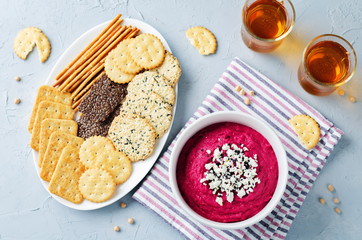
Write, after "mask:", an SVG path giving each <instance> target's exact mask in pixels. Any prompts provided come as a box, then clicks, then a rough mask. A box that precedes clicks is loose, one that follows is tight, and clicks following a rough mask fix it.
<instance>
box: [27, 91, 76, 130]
mask: <svg viewBox="0 0 362 240" xmlns="http://www.w3.org/2000/svg"><path fill="white" fill-rule="evenodd" d="M70 96H71V94H70V93H65V92H61V91H59V90H58V89H56V88H54V87H51V86H47V85H43V86H40V88H39V90H38V94H37V96H36V99H35V103H34V107H33V111H32V112H31V115H30V121H29V125H28V131H29V132H30V133H32V130H33V125H34V122H35V118H36V114H37V112H38V107H39V104H40V102H41V101H44V100H48V101H52V102H58V103H63V104H65V105H69V106H70V105H71V104H72V99H71V97H70Z"/></svg>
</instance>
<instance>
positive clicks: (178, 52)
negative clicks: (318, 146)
mask: <svg viewBox="0 0 362 240" xmlns="http://www.w3.org/2000/svg"><path fill="white" fill-rule="evenodd" d="M292 2H293V3H294V6H295V8H296V12H297V17H296V24H295V28H294V30H293V32H292V34H291V35H290V36H289V37H288V38H287V39H286V41H285V42H284V43H283V44H282V46H281V47H280V48H279V49H278V50H277V51H275V52H273V53H271V54H259V53H255V52H253V51H251V50H249V49H247V48H246V47H245V45H244V44H243V42H242V40H241V37H240V24H241V8H242V5H243V3H244V1H235V0H233V1H231V0H229V1H220V0H219V1H217V0H199V1H191V0H187V1H186V0H184V1H176V0H173V1H171V0H158V1H150V0H143V1H141V0H129V1H126V0H124V1H122V0H119V1H116V0H112V1H105V0H104V1H102V0H98V1H97V0H89V1H86V0H83V1H70V0H68V1H61V0H57V1H45V0H33V1H27V0H16V1H12V0H0V112H1V114H0V151H1V153H2V156H1V158H0V239H1V240H2V239H183V237H182V235H180V234H179V233H178V232H177V231H176V230H174V229H172V228H171V227H170V226H169V225H168V224H166V223H165V222H164V221H163V220H162V219H161V218H159V217H158V216H157V215H156V214H155V213H153V212H151V211H150V210H148V209H146V208H144V207H142V206H141V205H140V204H138V203H137V202H136V201H134V200H132V199H131V194H129V195H127V196H126V197H125V198H123V199H122V201H124V202H126V203H127V208H125V209H121V208H120V207H119V206H118V203H115V204H113V205H111V206H109V207H106V208H103V209H100V210H96V211H90V212H81V211H76V210H72V209H68V208H66V207H64V206H62V205H60V204H59V203H58V202H56V201H55V200H53V199H52V198H51V197H49V195H48V193H47V192H46V190H45V189H44V188H43V186H42V185H41V184H40V182H39V180H38V177H37V176H36V172H35V169H34V166H33V160H32V156H31V154H30V153H31V149H30V147H29V144H28V143H29V139H30V134H29V133H28V132H27V124H28V119H29V116H30V112H31V108H32V105H33V101H34V98H35V94H36V90H37V88H38V87H39V86H40V85H41V84H42V83H43V82H44V81H45V78H46V76H47V74H48V73H49V72H50V70H51V68H52V67H53V66H54V64H55V62H56V61H57V59H58V57H59V56H60V55H61V54H62V53H63V51H64V50H65V49H66V48H67V47H68V46H69V45H70V44H71V43H72V42H73V41H74V40H75V39H76V38H78V37H79V36H80V35H81V34H82V33H84V32H85V31H87V30H88V29H89V28H91V27H93V26H95V25H97V24H99V23H102V22H104V21H106V20H110V19H113V18H114V17H115V15H116V14H117V13H119V12H120V13H122V14H123V16H124V17H132V18H137V19H140V20H143V21H145V22H147V23H149V24H151V25H153V26H154V27H155V28H156V29H158V30H159V32H160V33H161V34H163V36H164V37H165V38H166V40H167V41H168V43H169V45H170V47H171V49H172V51H173V53H174V54H175V56H177V57H178V58H179V60H180V62H181V65H182V73H183V75H182V78H181V80H180V83H179V96H178V106H177V113H176V116H175V122H174V125H173V129H172V131H171V134H170V138H169V140H168V142H170V141H171V139H172V138H173V137H174V136H175V135H176V133H177V132H178V131H179V130H180V128H181V127H182V126H183V125H184V124H185V122H186V120H187V119H188V118H189V117H190V116H191V115H192V114H193V112H194V111H195V109H196V108H197V106H198V105H199V104H200V103H201V101H202V99H203V98H204V97H205V96H206V95H207V93H208V92H209V90H210V89H211V87H212V86H213V84H214V83H215V82H216V80H217V79H218V78H219V76H220V75H221V74H222V72H223V70H224V69H225V68H226V66H227V65H228V64H229V62H230V61H231V60H232V59H233V57H235V56H238V57H239V58H241V59H242V60H244V61H246V62H247V63H249V64H250V65H251V66H253V67H255V68H256V69H258V70H260V71H261V72H262V73H264V74H266V75H267V76H269V77H270V78H272V79H274V80H275V81H276V82H278V83H279V84H281V85H282V86H284V87H285V88H287V89H288V90H290V91H291V92H292V93H294V94H296V95H297V96H299V97H301V98H302V99H304V100H305V101H306V102H308V103H309V104H311V105H312V106H314V107H315V108H317V109H318V110H320V111H321V112H322V113H323V114H324V115H325V116H326V117H327V118H329V119H330V120H332V121H333V122H334V123H335V124H336V125H337V126H338V127H339V128H341V129H342V130H343V131H344V132H345V135H344V136H343V138H342V140H341V142H340V143H339V144H338V146H337V147H336V149H335V151H334V154H333V155H332V156H331V157H330V159H329V161H328V163H327V165H326V166H325V167H324V169H323V171H322V173H321V175H320V176H319V178H318V180H317V181H316V183H315V184H314V187H313V188H312V190H311V192H310V193H309V195H308V197H307V199H306V201H305V203H304V204H303V206H302V208H301V210H300V212H299V215H298V216H297V218H296V220H295V222H294V223H293V225H292V228H291V230H290V232H289V235H288V237H287V239H361V237H360V236H361V235H362V207H361V206H362V204H361V199H362V191H361V186H362V171H361V170H362V159H361V156H362V146H361V137H362V95H361V93H362V79H361V77H362V71H361V68H360V67H359V66H360V64H358V66H357V72H356V75H355V77H354V78H353V79H352V80H351V82H350V83H349V84H348V85H347V86H345V87H344V89H345V90H346V93H347V94H351V95H353V96H355V97H357V103H355V104H351V103H350V102H349V101H348V99H347V97H346V96H344V97H340V96H338V95H337V94H333V95H331V96H329V97H322V98H321V97H314V96H311V95H309V94H307V93H305V92H304V91H303V90H302V89H301V87H300V86H299V84H298V81H297V68H298V65H299V62H300V60H301V56H302V51H303V48H304V46H305V45H306V44H307V43H308V42H309V41H310V40H311V39H312V38H314V37H315V36H317V35H320V34H323V33H334V34H338V35H341V36H343V37H345V38H346V39H347V40H348V41H350V43H351V44H352V45H353V47H354V48H355V50H356V52H357V58H359V61H360V62H361V61H362V55H361V53H362V43H361V40H362V1H359V0H345V1H341V0H319V1H314V0H295V1H292ZM195 25H203V26H205V27H207V28H209V29H210V30H211V31H212V32H214V34H215V35H216V38H217V40H218V49H217V52H216V54H215V55H212V56H208V57H204V56H201V55H199V53H198V52H197V51H196V50H195V49H194V48H193V47H192V46H191V45H190V44H189V43H188V41H187V39H186V37H185V30H186V29H188V28H189V27H191V26H195ZM27 26H36V27H39V28H41V29H42V30H43V31H44V32H45V34H46V35H47V36H48V37H49V39H50V42H51V45H52V52H51V55H50V57H49V59H48V61H47V62H45V63H44V64H42V63H40V61H39V60H38V53H37V51H36V50H35V51H34V52H33V53H31V54H30V56H29V57H28V59H27V60H26V61H23V60H21V59H19V58H18V57H17V56H16V55H15V53H14V52H13V49H12V45H13V39H14V38H15V36H16V34H17V32H18V31H19V30H20V29H22V28H24V27H27ZM15 76H20V77H21V78H22V80H21V81H20V82H16V81H15V80H14V77H15ZM17 97H19V98H20V99H21V100H22V102H21V103H20V104H19V105H15V104H14V99H15V98H17ZM327 184H333V185H334V186H335V188H336V190H337V191H336V192H335V193H333V194H332V193H330V192H328V190H327V187H326V186H327ZM334 196H338V197H339V198H340V200H341V203H340V204H339V207H340V208H341V209H342V214H341V215H337V214H336V213H335V212H334V211H333V208H334V207H335V204H333V203H332V198H333V197H334ZM319 197H324V198H325V199H326V201H327V204H326V205H325V206H322V205H320V204H319V202H318V198H319ZM128 217H133V218H134V219H135V224H133V225H129V224H128V223H127V218H128ZM115 225H119V226H120V228H121V231H120V232H114V231H113V226H115Z"/></svg>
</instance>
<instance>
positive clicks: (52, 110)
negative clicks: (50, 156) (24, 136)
mask: <svg viewBox="0 0 362 240" xmlns="http://www.w3.org/2000/svg"><path fill="white" fill-rule="evenodd" d="M74 113H75V112H74V110H73V109H72V107H71V106H68V105H64V104H61V103H56V102H50V101H42V102H41V103H40V104H39V107H38V112H37V115H36V118H35V122H34V127H33V131H32V134H31V139H30V147H31V148H32V149H34V150H35V151H39V143H40V128H41V123H42V121H43V120H44V119H46V118H53V119H65V120H71V119H73V117H74Z"/></svg>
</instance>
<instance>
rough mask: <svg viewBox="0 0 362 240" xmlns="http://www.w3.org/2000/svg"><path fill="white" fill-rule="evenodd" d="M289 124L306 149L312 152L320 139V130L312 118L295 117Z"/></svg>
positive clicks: (306, 116)
mask: <svg viewBox="0 0 362 240" xmlns="http://www.w3.org/2000/svg"><path fill="white" fill-rule="evenodd" d="M289 123H290V124H291V126H292V128H293V130H294V132H296V133H297V135H298V138H299V139H300V141H301V142H302V143H303V145H304V146H305V148H306V149H308V150H310V149H312V148H314V147H315V146H316V145H317V143H318V142H319V138H320V128H319V125H318V123H317V122H316V121H315V120H314V119H313V118H312V117H310V116H308V115H295V116H293V117H292V118H291V119H289Z"/></svg>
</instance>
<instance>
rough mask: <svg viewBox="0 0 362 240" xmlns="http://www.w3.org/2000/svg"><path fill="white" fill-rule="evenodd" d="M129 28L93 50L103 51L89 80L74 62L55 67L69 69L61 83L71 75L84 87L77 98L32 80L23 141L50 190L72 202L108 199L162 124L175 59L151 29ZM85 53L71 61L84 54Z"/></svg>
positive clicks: (166, 123) (170, 101) (171, 99)
mask: <svg viewBox="0 0 362 240" xmlns="http://www.w3.org/2000/svg"><path fill="white" fill-rule="evenodd" d="M117 21H118V22H120V21H119V20H117ZM117 21H115V20H114V21H112V22H117ZM107 28H108V29H112V27H109V26H108V27H107ZM128 28H130V29H133V28H132V27H128ZM115 29H119V31H120V29H122V27H120V26H117V27H115ZM115 29H113V32H114V31H116V32H117V30H115ZM106 30H107V29H105V31H103V32H107V31H106ZM108 32H111V33H112V31H108ZM137 33H138V31H137ZM137 33H136V34H133V35H127V36H128V37H127V38H122V39H121V40H120V41H119V42H117V43H116V44H113V43H111V45H112V48H106V50H104V51H106V54H103V52H99V53H98V54H99V56H103V55H104V58H103V60H101V63H100V64H98V65H97V66H98V67H99V66H102V68H101V69H99V70H98V69H97V73H99V74H98V75H94V76H96V79H95V80H91V81H89V79H88V80H87V77H85V76H82V77H77V76H78V75H77V72H79V71H78V69H77V68H75V67H74V66H76V65H77V64H75V65H72V66H71V67H69V66H68V67H67V68H66V69H65V70H64V71H63V73H67V72H69V74H68V76H69V77H70V78H64V79H63V80H64V81H63V83H65V84H69V83H70V82H72V81H75V82H76V84H78V85H77V86H83V90H84V89H86V90H85V93H84V95H82V97H81V98H79V99H75V98H74V92H73V93H72V92H70V91H68V90H67V89H69V88H67V87H64V84H62V83H59V84H55V86H57V88H55V87H50V86H41V87H40V88H39V91H38V95H37V98H36V101H35V104H34V108H33V112H32V115H31V119H30V123H29V127H28V129H29V132H30V133H31V134H32V137H31V143H30V145H31V147H32V148H33V149H34V150H36V151H39V167H40V177H41V178H42V179H43V180H44V181H48V182H49V191H50V192H51V193H53V194H55V195H58V196H60V197H62V198H64V199H66V200H68V201H71V202H73V203H81V202H82V201H83V199H84V198H85V199H87V200H89V201H92V202H103V201H106V200H108V199H109V198H110V197H111V196H112V195H113V193H114V191H115V189H116V186H117V185H120V184H122V183H124V182H125V181H126V180H127V179H128V178H129V177H130V175H131V173H132V162H136V161H139V160H145V159H147V157H149V156H150V155H151V154H152V151H153V148H154V144H155V142H156V139H158V138H161V137H162V136H163V134H165V132H166V131H167V130H168V129H169V127H170V125H171V123H172V112H173V111H172V109H173V105H174V103H175V90H174V87H175V86H176V84H177V82H178V80H179V78H180V75H181V68H180V64H179V62H178V60H177V58H176V57H174V56H173V55H172V54H171V53H170V52H168V51H165V49H164V46H163V44H162V43H161V41H160V40H159V39H158V38H157V37H156V36H154V35H151V34H140V35H138V36H136V37H135V35H137ZM107 37H108V38H109V39H112V34H111V35H109V36H108V35H107ZM97 38H98V39H101V40H102V39H104V38H103V36H102V34H101V36H98V37H97ZM93 42H97V41H96V40H95V41H93ZM87 49H88V50H87ZM91 49H92V47H89V46H88V47H87V48H86V49H85V50H84V51H83V52H85V53H86V52H87V51H89V50H91ZM86 55H87V54H85V55H84V54H83V55H82V56H81V55H80V57H79V56H78V57H77V58H76V59H75V60H74V61H73V63H77V61H79V60H80V59H82V58H83V61H82V62H84V60H85V59H84V58H85V57H86ZM88 56H89V55H88ZM85 62H87V60H85ZM78 65H79V64H78ZM82 66H83V65H82ZM83 68H87V66H83ZM70 69H71V70H70ZM71 72H73V73H71ZM90 74H91V75H92V73H90ZM65 75H66V74H65ZM65 75H64V76H65ZM89 76H90V75H89ZM74 78H77V79H76V80H72V79H74ZM69 79H71V80H69ZM68 80H69V81H68ZM67 81H68V83H66V82H67ZM58 82H59V81H58ZM61 86H63V88H62V87H61ZM83 90H80V91H83ZM74 101H76V102H78V103H77V104H76V105H74ZM77 111H79V112H80V114H77V117H75V113H76V112H77ZM78 115H80V117H78ZM73 119H76V121H74V120H73Z"/></svg>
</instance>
